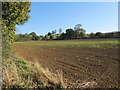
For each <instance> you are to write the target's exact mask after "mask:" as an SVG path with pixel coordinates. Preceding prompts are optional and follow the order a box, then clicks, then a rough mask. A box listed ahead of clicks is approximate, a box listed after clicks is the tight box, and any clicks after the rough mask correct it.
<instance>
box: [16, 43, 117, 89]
mask: <svg viewBox="0 0 120 90" xmlns="http://www.w3.org/2000/svg"><path fill="white" fill-rule="evenodd" d="M14 47H15V53H16V54H17V55H18V56H20V57H22V58H24V59H25V60H28V61H31V62H36V61H37V62H39V63H40V64H41V65H42V66H43V67H47V68H49V69H51V70H53V71H56V70H59V69H60V70H62V71H63V77H64V80H65V79H67V83H68V87H79V86H81V83H83V82H95V83H96V85H95V86H94V87H99V88H111V87H112V88H114V87H118V50H117V49H115V48H111V49H102V48H87V47H86V48H84V47H73V46H69V47H39V46H29V47H26V46H23V45H21V44H18V43H16V44H15V45H14Z"/></svg>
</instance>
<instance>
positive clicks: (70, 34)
mask: <svg viewBox="0 0 120 90" xmlns="http://www.w3.org/2000/svg"><path fill="white" fill-rule="evenodd" d="M74 36H75V32H74V30H73V29H71V28H70V29H67V30H66V39H71V38H74Z"/></svg>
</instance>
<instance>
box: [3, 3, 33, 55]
mask: <svg viewBox="0 0 120 90" xmlns="http://www.w3.org/2000/svg"><path fill="white" fill-rule="evenodd" d="M30 5H31V3H30V2H2V37H3V39H2V40H3V41H2V45H3V55H4V56H8V54H9V53H10V51H11V50H12V46H13V43H14V37H15V32H14V31H15V30H16V25H23V24H24V23H26V22H27V21H28V19H29V17H30V16H29V12H30Z"/></svg>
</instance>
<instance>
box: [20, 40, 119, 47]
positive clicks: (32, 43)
mask: <svg viewBox="0 0 120 90" xmlns="http://www.w3.org/2000/svg"><path fill="white" fill-rule="evenodd" d="M18 43H21V44H24V45H25V46H42V47H43V46H59V47H66V46H77V47H93V48H118V47H117V45H118V44H120V43H119V42H118V40H101V41H100V40H99V41H95V40H93V41H92V40H81V41H80V40H65V41H30V42H18Z"/></svg>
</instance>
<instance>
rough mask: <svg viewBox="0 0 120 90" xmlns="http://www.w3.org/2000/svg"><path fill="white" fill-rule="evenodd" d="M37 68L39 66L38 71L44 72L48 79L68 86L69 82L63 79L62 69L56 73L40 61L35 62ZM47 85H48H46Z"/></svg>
mask: <svg viewBox="0 0 120 90" xmlns="http://www.w3.org/2000/svg"><path fill="white" fill-rule="evenodd" d="M35 68H37V71H38V73H39V74H40V75H41V74H43V75H44V76H45V77H46V78H47V79H48V81H49V82H50V83H51V82H52V83H54V84H57V85H61V87H63V88H66V87H67V83H65V82H64V80H63V72H62V70H57V71H56V73H55V72H53V71H52V70H50V69H48V68H43V67H42V66H41V65H40V63H39V62H36V63H35ZM45 84H46V83H45ZM45 86H46V85H45Z"/></svg>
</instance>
